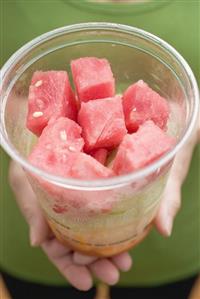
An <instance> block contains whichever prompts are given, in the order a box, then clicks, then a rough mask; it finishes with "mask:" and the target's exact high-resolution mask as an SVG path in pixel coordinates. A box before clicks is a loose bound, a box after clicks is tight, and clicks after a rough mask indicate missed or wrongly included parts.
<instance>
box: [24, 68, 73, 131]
mask: <svg viewBox="0 0 200 299" xmlns="http://www.w3.org/2000/svg"><path fill="white" fill-rule="evenodd" d="M61 116H66V117H68V118H70V119H73V120H76V118H77V104H76V100H75V96H74V94H73V91H72V89H71V86H70V83H69V79H68V74H67V72H65V71H47V72H42V71H37V72H35V73H34V74H33V77H32V81H31V85H30V87H29V96H28V115H27V123H26V125H27V128H28V129H29V130H30V131H32V132H33V133H34V134H36V135H37V136H40V134H41V133H42V130H43V129H44V128H45V127H46V126H47V124H48V122H49V120H52V121H54V120H55V119H57V118H59V117H61Z"/></svg>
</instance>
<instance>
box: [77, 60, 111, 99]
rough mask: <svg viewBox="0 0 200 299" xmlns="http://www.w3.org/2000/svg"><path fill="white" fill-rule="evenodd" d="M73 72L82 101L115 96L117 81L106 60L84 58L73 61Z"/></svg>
mask: <svg viewBox="0 0 200 299" xmlns="http://www.w3.org/2000/svg"><path fill="white" fill-rule="evenodd" d="M71 70H72V75H73V80H74V84H75V87H76V91H77V94H78V98H79V100H80V101H82V102H87V101H89V100H94V99H101V98H107V97H112V96H114V94H115V80H114V77H113V73H112V70H111V67H110V64H109V62H108V61H107V60H106V59H99V58H96V57H84V58H79V59H76V60H72V62H71Z"/></svg>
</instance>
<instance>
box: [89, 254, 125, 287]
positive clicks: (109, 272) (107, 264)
mask: <svg viewBox="0 0 200 299" xmlns="http://www.w3.org/2000/svg"><path fill="white" fill-rule="evenodd" d="M89 269H90V270H91V272H92V273H93V274H94V275H95V276H96V277H97V278H99V279H100V280H102V281H103V282H105V283H107V284H109V285H114V284H116V283H117V282H118V280H119V271H118V269H117V267H116V266H115V265H114V264H113V263H112V262H111V261H109V260H108V259H105V258H104V259H100V260H97V261H95V262H94V263H92V264H91V265H89Z"/></svg>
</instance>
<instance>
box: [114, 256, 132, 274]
mask: <svg viewBox="0 0 200 299" xmlns="http://www.w3.org/2000/svg"><path fill="white" fill-rule="evenodd" d="M111 261H112V262H113V263H114V264H115V265H116V266H117V268H118V269H119V270H121V271H123V272H126V271H129V270H130V268H131V266H132V258H131V256H130V254H129V253H128V252H123V253H120V254H118V255H116V256H114V257H112V258H111Z"/></svg>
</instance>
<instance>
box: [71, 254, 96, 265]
mask: <svg viewBox="0 0 200 299" xmlns="http://www.w3.org/2000/svg"><path fill="white" fill-rule="evenodd" d="M97 259H98V258H97V257H95V256H89V255H84V254H82V253H80V252H74V254H73V261H74V263H76V264H78V265H89V264H91V263H93V262H94V261H96V260H97Z"/></svg>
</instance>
